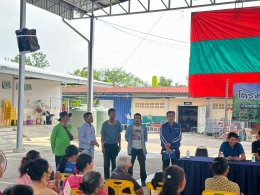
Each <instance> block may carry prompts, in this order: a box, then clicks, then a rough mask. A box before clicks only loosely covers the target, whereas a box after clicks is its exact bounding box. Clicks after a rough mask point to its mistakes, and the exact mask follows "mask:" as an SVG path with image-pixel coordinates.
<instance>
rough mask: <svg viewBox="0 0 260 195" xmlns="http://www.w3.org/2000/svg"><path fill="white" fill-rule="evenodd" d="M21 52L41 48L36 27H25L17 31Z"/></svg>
mask: <svg viewBox="0 0 260 195" xmlns="http://www.w3.org/2000/svg"><path fill="white" fill-rule="evenodd" d="M15 34H16V37H17V42H18V48H19V52H34V51H37V50H39V49H40V45H39V43H38V39H37V37H36V30H35V29H27V28H23V29H21V30H16V31H15Z"/></svg>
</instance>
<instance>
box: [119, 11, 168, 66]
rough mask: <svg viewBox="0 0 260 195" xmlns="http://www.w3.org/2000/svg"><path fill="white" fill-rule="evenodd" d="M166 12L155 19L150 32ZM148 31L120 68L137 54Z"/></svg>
mask: <svg viewBox="0 0 260 195" xmlns="http://www.w3.org/2000/svg"><path fill="white" fill-rule="evenodd" d="M164 14H165V12H164V13H162V14H161V15H160V17H159V18H158V19H157V20H156V21H155V23H154V24H153V25H152V27H151V28H150V30H149V31H148V33H150V32H151V31H152V30H153V28H154V27H155V26H156V25H157V24H158V22H159V21H160V20H161V18H162V17H163V15H164ZM148 33H147V34H146V35H145V36H144V37H143V39H142V40H141V41H140V42H139V43H138V44H137V46H136V47H135V49H134V50H133V51H132V53H131V54H130V55H129V57H128V58H127V59H126V61H125V62H124V63H123V65H122V66H121V67H120V69H122V68H123V67H124V66H125V65H126V64H127V63H128V62H129V61H130V59H131V58H132V57H133V56H134V55H135V53H136V51H137V50H138V49H139V47H140V46H141V45H142V43H143V42H144V39H145V38H146V37H147V36H148Z"/></svg>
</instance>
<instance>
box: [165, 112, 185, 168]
mask: <svg viewBox="0 0 260 195" xmlns="http://www.w3.org/2000/svg"><path fill="white" fill-rule="evenodd" d="M166 117H167V121H168V122H166V123H164V124H163V125H162V128H161V135H160V138H161V146H162V161H163V170H165V169H166V168H167V167H168V166H169V165H170V161H171V163H172V164H174V160H175V159H164V155H163V153H164V152H167V153H168V154H171V153H173V152H175V156H176V158H177V159H178V158H180V146H181V138H182V135H181V126H180V124H178V123H176V122H175V112H174V111H168V112H167V114H166Z"/></svg>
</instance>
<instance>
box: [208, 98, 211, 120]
mask: <svg viewBox="0 0 260 195" xmlns="http://www.w3.org/2000/svg"><path fill="white" fill-rule="evenodd" d="M207 101H208V106H207V118H210V117H211V113H210V98H207Z"/></svg>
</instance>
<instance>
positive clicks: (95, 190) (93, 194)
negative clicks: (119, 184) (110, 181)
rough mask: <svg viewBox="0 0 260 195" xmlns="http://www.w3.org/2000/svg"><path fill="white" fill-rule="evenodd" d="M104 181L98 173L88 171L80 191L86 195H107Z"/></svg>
mask: <svg viewBox="0 0 260 195" xmlns="http://www.w3.org/2000/svg"><path fill="white" fill-rule="evenodd" d="M104 187H105V185H104V179H103V178H102V177H101V174H100V173H99V172H96V171H88V172H86V173H85V174H84V176H83V179H82V183H81V184H80V187H79V190H81V191H82V192H83V193H84V194H85V195H107V193H106V192H104V190H103V189H104Z"/></svg>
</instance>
